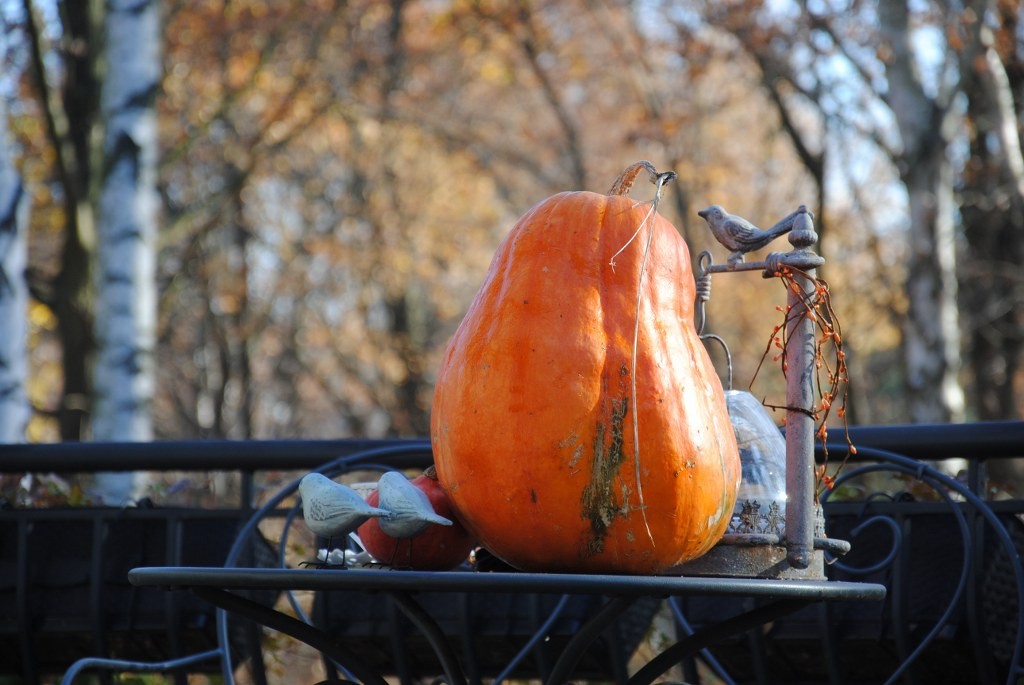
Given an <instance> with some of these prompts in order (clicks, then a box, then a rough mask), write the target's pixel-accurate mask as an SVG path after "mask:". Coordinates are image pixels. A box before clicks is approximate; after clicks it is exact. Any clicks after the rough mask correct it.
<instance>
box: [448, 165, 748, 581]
mask: <svg viewBox="0 0 1024 685" xmlns="http://www.w3.org/2000/svg"><path fill="white" fill-rule="evenodd" d="M644 168H646V169H648V170H649V171H651V172H652V177H653V173H654V172H653V167H651V166H650V164H647V163H639V164H638V165H634V167H631V169H629V170H627V173H624V175H623V177H621V178H620V179H619V181H618V182H617V183H616V184H615V186H614V187H613V194H611V195H602V194H597V193H591V192H566V193H560V194H558V195H555V196H553V197H551V198H548V199H547V200H544V201H543V202H541V203H540V204H538V205H537V206H535V207H534V208H533V209H531V210H530V211H529V212H528V213H527V214H526V215H525V216H523V217H522V218H521V219H520V220H519V221H518V223H516V225H515V226H514V227H513V228H512V231H511V232H510V233H509V235H508V236H507V237H506V238H505V240H504V241H503V242H502V244H501V245H500V247H499V248H498V251H497V253H496V254H495V256H494V260H493V261H492V263H491V266H490V269H489V271H488V273H487V276H486V278H485V280H484V283H483V285H482V286H481V288H480V291H479V292H478V293H477V296H476V299H475V300H474V301H473V303H472V305H471V306H470V308H469V311H468V312H467V314H466V316H465V318H464V319H463V321H462V323H461V324H460V326H459V328H458V330H457V331H456V333H455V336H454V338H453V340H452V341H451V343H450V345H449V347H448V350H447V353H446V355H445V357H444V359H443V361H442V364H441V367H440V370H439V373H438V378H437V384H436V390H435V395H434V403H433V408H432V416H431V437H432V441H433V449H434V462H435V464H436V466H437V472H438V476H439V479H440V482H441V485H442V487H443V488H444V489H445V491H446V492H447V494H448V498H449V500H450V501H451V504H452V506H453V507H454V509H455V511H456V512H457V514H458V516H459V518H460V520H461V521H462V522H463V524H464V525H465V526H466V528H467V529H468V530H469V531H470V532H471V533H472V534H473V535H474V536H475V537H476V538H477V540H478V541H479V542H480V544H481V545H483V546H484V547H486V548H487V549H488V550H490V551H491V552H493V553H494V554H495V555H496V556H498V557H500V558H501V559H503V560H504V561H506V562H508V563H509V564H511V565H513V566H515V567H518V568H520V569H523V570H529V571H574V572H600V573H658V572H661V571H665V570H666V569H668V568H670V567H672V566H675V565H676V564H679V563H682V562H684V561H688V560H690V559H693V558H695V557H697V556H700V555H702V554H704V553H705V552H707V551H708V550H709V549H710V548H711V547H712V546H713V545H714V544H715V543H716V542H717V541H718V540H719V539H720V538H721V536H722V534H723V533H724V532H725V529H726V527H727V525H728V523H729V520H730V517H731V515H732V510H733V504H734V502H735V498H736V491H737V488H738V487H739V481H740V460H739V453H738V450H737V447H736V440H735V436H734V434H733V430H732V425H731V423H730V421H729V415H728V412H727V410H726V404H725V396H724V393H723V391H722V386H721V382H720V381H719V378H718V375H717V374H716V373H715V370H714V368H713V366H712V364H711V361H710V358H709V357H708V354H707V351H706V350H705V348H704V346H703V344H702V343H701V341H700V339H699V337H698V335H697V333H696V330H695V328H694V324H693V305H694V298H695V284H694V279H693V273H692V270H691V267H690V255H689V251H688V249H687V247H686V244H685V242H684V241H683V239H682V238H681V237H680V235H679V233H678V232H677V231H676V229H675V228H674V227H673V226H672V224H671V223H669V222H668V221H667V220H666V219H664V218H663V217H661V216H660V215H659V214H657V213H656V212H654V213H653V214H651V215H650V216H649V214H648V213H649V211H650V210H651V205H650V203H640V202H636V201H634V200H632V199H630V198H629V197H627V196H625V193H626V192H628V190H629V186H630V185H631V184H632V178H633V177H635V176H636V173H637V171H639V170H641V169H644ZM630 174H631V175H630ZM659 187H660V186H659ZM619 193H621V194H619ZM648 217H649V218H648ZM645 221H647V222H649V223H647V224H646V225H644V222H645ZM641 225H644V228H643V229H642V230H640V232H639V234H637V235H635V238H634V234H636V233H637V229H638V228H640V227H641ZM652 230H653V235H652V236H651V240H650V244H649V250H648V251H647V253H646V256H645V248H646V246H647V238H648V236H649V235H650V233H649V232H650V231H652ZM624 246H627V247H626V248H625V249H622V248H623V247H624ZM613 261H614V264H613ZM641 269H643V277H642V278H641ZM638 288H640V292H639V302H640V310H639V315H638V314H637V302H638ZM635 326H638V327H639V328H638V331H639V332H638V334H635V333H634V331H635V328H634V327H635ZM635 335H636V337H635ZM634 340H635V345H636V350H635V360H636V361H635V369H634V362H633V355H634ZM634 373H635V376H636V378H635V393H634V382H633V378H632V376H633V375H634ZM634 394H635V396H634ZM634 402H635V403H636V407H635V410H636V415H637V416H638V422H637V426H636V429H637V434H638V435H639V450H638V452H639V459H638V460H637V459H636V458H635V454H636V450H635V449H634V447H635V443H634V439H633V436H634V421H633V416H634ZM638 461H639V469H638V468H637V462H638ZM638 470H639V473H640V483H639V485H638V483H637V478H636V473H637V471H638ZM640 490H642V498H641V496H640V492H638V491H640ZM641 499H642V502H641Z"/></svg>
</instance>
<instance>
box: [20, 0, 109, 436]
mask: <svg viewBox="0 0 1024 685" xmlns="http://www.w3.org/2000/svg"><path fill="white" fill-rule="evenodd" d="M23 7H24V10H25V22H26V35H27V37H28V41H29V48H30V55H31V66H30V69H31V72H32V76H33V79H34V81H35V86H36V89H37V93H38V97H39V104H40V109H41V110H42V113H43V118H44V120H45V129H46V134H47V138H48V139H49V143H50V145H51V147H52V148H53V153H54V165H55V167H56V169H55V171H56V176H57V182H58V184H59V185H60V188H61V197H62V199H63V205H64V207H63V209H64V236H63V237H64V243H63V248H62V250H61V253H60V266H59V270H58V272H57V274H56V276H55V277H54V278H53V279H52V280H49V281H46V280H42V279H38V278H32V279H31V280H30V284H29V287H30V290H31V292H32V295H33V296H34V297H35V298H36V299H37V300H38V301H40V302H42V303H43V304H45V305H46V306H47V307H49V308H50V310H51V311H52V312H53V314H54V317H55V318H56V319H57V332H58V337H59V338H60V344H61V368H62V371H63V374H62V375H63V381H64V382H63V389H62V392H61V401H60V405H59V406H58V407H57V420H58V424H59V430H60V437H61V439H62V440H79V439H81V437H82V431H83V429H84V428H85V426H86V423H87V421H88V417H89V410H90V405H91V399H90V398H91V397H92V389H91V387H90V380H89V360H90V359H91V355H92V351H93V349H94V347H93V339H92V310H91V306H90V303H89V259H90V254H89V251H90V248H89V246H90V245H91V244H92V242H93V240H94V236H93V230H94V226H93V212H92V205H91V204H90V202H89V188H90V177H91V164H90V150H91V146H90V141H91V137H92V131H93V127H94V124H95V120H96V110H97V103H98V98H97V93H98V91H99V87H98V82H97V80H96V72H95V65H96V49H97V41H96V38H95V35H94V34H95V25H96V16H97V15H96V11H97V7H98V3H97V2H86V1H83V2H70V3H61V5H60V10H61V21H62V25H63V34H64V39H65V41H66V44H67V45H69V46H73V49H69V50H67V51H65V52H64V53H63V54H62V56H63V71H64V81H63V83H62V84H61V87H60V90H59V91H58V90H57V89H55V88H54V87H53V86H52V84H50V83H49V80H48V78H47V70H46V65H45V59H44V55H45V52H46V47H45V46H44V45H43V38H42V31H41V30H40V26H39V23H38V21H37V20H36V17H35V15H34V13H33V8H32V3H31V0H24V2H23Z"/></svg>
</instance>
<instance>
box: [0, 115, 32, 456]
mask: <svg viewBox="0 0 1024 685" xmlns="http://www.w3.org/2000/svg"><path fill="white" fill-rule="evenodd" d="M28 212H29V201H28V193H27V192H26V191H25V186H24V185H23V184H22V182H21V179H20V178H19V177H18V173H17V171H16V170H15V168H14V164H13V163H12V162H11V148H10V142H9V139H8V135H7V110H6V107H5V106H4V104H3V101H2V100H0V443H14V442H24V441H25V429H26V427H27V426H28V420H29V415H30V408H29V403H28V395H27V393H26V389H25V384H26V380H27V378H28V350H27V344H28V342H27V339H26V336H27V321H28V284H27V283H26V281H25V267H26V266H27V262H28V242H27V235H28Z"/></svg>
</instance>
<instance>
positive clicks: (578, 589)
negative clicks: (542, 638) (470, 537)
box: [128, 567, 886, 685]
mask: <svg viewBox="0 0 1024 685" xmlns="http://www.w3.org/2000/svg"><path fill="white" fill-rule="evenodd" d="M128 579H129V581H130V582H131V583H132V584H133V585H136V586H157V587H164V588H167V589H175V590H183V589H187V590H190V591H191V592H193V593H194V594H196V595H197V596H199V597H201V598H203V599H205V600H207V601H209V602H211V603H212V604H214V605H216V606H217V607H219V608H221V609H224V610H226V611H227V612H231V613H232V614H236V615H240V616H244V617H247V618H250V619H253V620H255V621H257V622H259V623H261V624H263V625H265V626H267V627H269V628H272V629H274V630H277V631H279V632H282V633H285V634H287V635H290V636H291V637H294V638H296V639H298V640H301V641H302V642H305V643H306V644H308V645H310V646H312V647H314V648H316V649H318V650H319V651H320V652H322V653H323V654H324V655H325V656H327V657H328V658H330V659H332V660H334V661H335V662H336V663H338V664H340V665H342V666H343V667H344V668H345V669H346V670H347V671H348V672H349V673H350V674H351V675H352V676H353V677H355V678H357V679H358V680H361V681H363V682H364V683H374V684H376V685H382V684H383V683H385V682H386V681H385V680H384V678H383V677H382V676H381V675H380V674H378V673H376V672H374V671H373V669H372V668H369V667H368V666H367V665H366V664H365V663H363V662H362V660H361V659H360V657H359V656H358V655H357V654H355V653H353V651H352V650H349V649H346V647H345V645H344V644H342V643H339V642H338V641H336V639H335V638H334V637H333V636H331V635H330V634H328V633H326V632H324V631H322V630H320V629H319V628H317V627H314V626H312V625H309V624H307V623H305V622H303V621H300V620H298V619H296V618H294V617H292V616H289V615H287V614H285V613H283V612H280V611H277V610H275V609H271V608H267V607H266V606H263V605H261V604H258V603H256V602H254V601H252V600H249V599H247V598H245V597H243V596H241V595H240V594H238V593H237V592H236V591H239V590H242V591H244V590H255V589H275V590H281V591H286V590H310V591H342V590H348V591H360V592H367V593H375V592H376V593H383V594H386V595H388V596H389V597H391V598H392V599H393V600H394V602H395V603H396V604H397V605H398V606H399V608H400V609H401V610H402V612H403V613H404V614H405V615H406V616H407V617H408V618H409V619H410V621H411V622H412V623H413V624H414V625H415V626H416V627H417V628H418V629H419V630H420V631H422V632H423V634H424V635H425V636H426V638H427V639H428V641H429V643H430V645H431V647H432V648H433V650H434V652H435V654H436V656H437V658H438V660H439V663H440V665H441V669H442V670H443V672H444V674H445V677H446V680H447V682H448V683H450V684H451V685H463V684H464V683H466V678H465V675H464V673H463V672H462V669H461V667H460V665H459V661H458V659H457V657H456V655H455V651H454V649H453V648H452V647H451V645H450V644H449V643H448V640H447V639H446V636H445V635H444V633H443V631H442V630H441V629H440V627H439V626H438V624H437V622H436V621H434V620H433V618H432V617H431V616H430V615H429V614H428V613H427V612H426V611H425V610H424V609H423V607H422V606H421V605H420V604H419V603H418V602H417V600H416V594H417V593H422V592H442V593H446V592H447V593H466V592H491V591H497V592H509V593H522V594H530V593H565V594H578V595H579V594H581V595H600V596H603V597H604V598H605V601H604V603H603V604H602V606H601V608H600V610H599V611H598V612H596V613H595V614H594V615H593V616H592V617H591V618H590V619H589V620H588V621H587V622H586V623H585V624H584V625H583V627H582V629H581V630H580V631H579V632H578V633H577V634H576V635H575V636H574V637H573V638H572V639H571V640H570V641H569V642H568V643H567V644H566V645H565V648H564V649H563V651H562V653H561V655H560V656H559V657H558V659H557V661H556V663H555V666H554V668H553V669H552V671H551V673H550V675H549V677H548V679H547V680H548V682H550V683H554V684H556V685H557V684H558V683H563V682H567V681H568V680H569V678H570V677H571V676H572V673H573V669H574V668H575V666H576V663H577V661H578V660H579V658H580V656H581V655H582V654H583V652H584V651H585V650H586V648H587V647H588V646H589V645H590V644H591V642H593V641H594V640H595V639H596V638H597V637H598V636H599V635H600V634H601V632H602V631H603V630H604V629H605V628H606V627H607V626H608V625H610V624H611V623H612V622H614V621H615V619H616V618H617V617H619V616H620V615H621V614H622V613H623V612H625V611H626V609H628V608H629V607H630V605H632V604H633V602H635V601H636V600H637V599H639V598H641V597H685V596H698V595H700V596H711V597H746V598H752V599H755V600H758V602H757V603H756V606H755V607H754V608H753V609H751V610H749V611H746V612H744V613H740V614H737V615H734V616H731V617H728V618H724V619H723V620H722V621H721V622H719V623H717V624H715V625H713V626H709V627H707V628H704V629H702V630H699V631H697V632H695V633H693V634H692V635H690V636H688V637H684V638H683V639H681V640H679V641H678V642H676V643H675V644H674V645H672V646H670V647H668V648H667V649H665V650H664V651H663V652H661V653H660V654H659V655H657V656H656V657H654V658H653V659H652V660H651V661H649V662H648V663H647V664H646V665H644V666H643V667H642V668H641V669H639V670H638V671H637V672H636V673H635V674H633V675H632V676H631V677H630V679H629V683H630V685H640V684H641V683H650V682H652V681H653V680H654V679H655V678H657V677H658V676H659V675H661V674H662V673H664V672H665V671H666V670H668V669H669V668H670V667H672V666H673V665H674V664H676V663H678V662H680V661H681V660H683V659H685V658H687V657H689V656H691V655H693V654H695V653H696V652H697V651H699V650H700V649H702V648H704V647H706V646H708V645H710V644H713V643H714V642H716V641H718V640H721V639H724V638H726V637H729V636H731V635H735V634H737V633H741V632H743V631H746V630H749V629H751V628H754V627H757V626H761V625H764V624H766V623H769V622H771V621H774V620H776V619H778V618H781V617H782V616H785V615H787V614H789V613H792V612H793V611H796V610H798V609H800V608H801V607H803V606H806V605H808V604H810V603H813V602H821V601H833V602H835V601H879V600H881V599H883V598H884V597H885V592H886V590H885V586H884V585H879V584H874V583H851V582H836V581H808V580H791V581H787V580H761V579H747V578H721V577H716V578H706V577H678V576H609V575H583V574H538V573H484V572H472V571H448V572H417V571H392V570H382V569H346V570H342V569H252V568H223V567H143V568H136V569H133V570H132V571H131V572H130V573H129V574H128Z"/></svg>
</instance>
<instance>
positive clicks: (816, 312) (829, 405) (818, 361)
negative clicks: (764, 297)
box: [750, 266, 857, 500]
mask: <svg viewBox="0 0 1024 685" xmlns="http://www.w3.org/2000/svg"><path fill="white" fill-rule="evenodd" d="M774 276H776V277H777V278H779V279H780V280H781V281H782V283H783V284H784V285H785V287H786V288H787V290H789V291H790V292H792V293H793V294H795V295H797V297H799V299H800V301H801V303H802V304H803V306H802V307H791V306H789V305H786V306H785V307H781V306H780V307H776V309H777V310H778V311H779V312H781V313H782V314H783V321H782V323H781V324H778V325H777V326H775V328H774V329H773V330H772V333H771V336H769V339H768V345H767V346H766V347H765V351H764V354H762V355H761V361H760V363H758V365H757V369H756V370H755V371H754V377H753V378H752V379H751V381H750V387H753V385H754V381H756V380H757V376H758V374H759V373H760V371H761V367H762V366H763V365H764V363H765V360H767V359H768V358H769V357H771V360H772V362H774V363H779V364H780V366H781V368H782V375H783V376H786V374H787V372H788V370H789V369H788V364H787V361H786V352H787V350H788V348H789V342H790V340H789V337H788V333H787V332H788V331H789V330H790V329H791V324H796V323H800V322H801V320H803V319H806V320H808V321H811V322H812V323H813V324H814V327H815V328H816V329H817V335H816V337H815V344H814V391H815V393H816V395H817V402H816V404H815V405H814V407H813V408H812V409H810V410H808V409H806V408H803V407H789V406H784V405H773V404H768V403H765V406H766V407H769V408H772V409H785V410H791V411H799V412H803V413H805V414H807V415H808V416H810V417H811V418H812V419H814V424H815V431H814V437H815V439H817V440H818V441H819V442H820V443H821V447H822V452H823V463H822V464H820V465H818V467H817V468H815V471H814V473H815V476H816V487H815V493H814V496H815V500H817V498H818V495H819V494H820V493H821V492H822V491H823V490H831V489H832V488H833V487H835V481H836V477H837V476H838V475H839V472H840V471H841V470H842V469H843V467H844V466H845V465H846V462H847V460H849V458H850V456H852V455H856V454H857V448H856V447H855V446H854V445H853V442H852V441H851V440H850V426H849V423H848V420H847V410H846V409H847V407H846V402H847V397H848V395H849V385H850V374H849V371H848V370H847V366H846V352H845V351H844V350H843V333H842V327H841V326H840V324H839V318H838V317H837V316H836V313H835V310H834V309H833V308H832V297H831V294H830V292H829V286H828V283H827V282H825V280H823V279H821V278H816V277H812V276H810V274H808V273H807V272H805V271H801V270H800V269H797V268H795V267H791V266H782V267H780V268H779V270H778V271H777V272H775V274H774ZM798 279H799V280H798ZM802 282H803V283H806V282H810V283H813V285H814V287H813V288H810V289H807V290H805V289H804V287H803V286H802V285H801V283H802ZM833 412H835V415H836V417H837V418H839V419H840V420H841V421H842V424H843V433H844V435H845V438H846V445H847V448H848V449H847V452H846V455H845V456H844V457H843V460H842V461H841V462H840V463H839V465H838V466H836V468H835V469H834V470H833V472H832V474H831V475H829V474H828V473H827V470H828V457H829V454H828V444H827V440H828V420H829V417H830V416H831V415H832V413H833Z"/></svg>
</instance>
